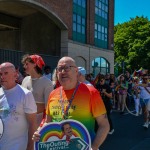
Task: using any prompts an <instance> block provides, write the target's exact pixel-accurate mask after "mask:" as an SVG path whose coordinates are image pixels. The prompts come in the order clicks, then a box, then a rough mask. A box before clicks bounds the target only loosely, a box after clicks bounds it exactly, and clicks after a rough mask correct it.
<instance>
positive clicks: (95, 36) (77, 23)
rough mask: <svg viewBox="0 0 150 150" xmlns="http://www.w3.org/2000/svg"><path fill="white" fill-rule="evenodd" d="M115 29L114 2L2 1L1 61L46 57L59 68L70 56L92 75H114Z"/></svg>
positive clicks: (0, 20) (0, 3)
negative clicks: (29, 55) (25, 55)
mask: <svg viewBox="0 0 150 150" xmlns="http://www.w3.org/2000/svg"><path fill="white" fill-rule="evenodd" d="M113 28H114V0H17V1H15V0H7V1H6V0H0V51H1V53H0V56H1V57H2V51H3V56H4V53H5V52H6V51H11V50H13V51H15V53H12V54H11V57H16V52H20V53H21V54H22V53H37V54H43V56H51V58H50V59H46V63H47V64H49V65H51V66H53V67H55V66H56V63H57V60H58V59H59V58H60V57H62V56H66V55H67V56H71V57H73V58H74V59H75V60H76V62H77V65H78V66H83V67H85V68H86V70H87V72H88V73H91V72H93V73H94V74H95V75H96V74H97V73H98V72H102V73H104V74H106V73H114V50H113V45H114V44H113V38H114V37H113V36H114V34H113V33H114V32H113ZM9 56H10V55H9ZM9 56H7V59H8V60H9ZM3 60H4V58H3ZM52 60H53V61H52ZM18 63H19V62H18Z"/></svg>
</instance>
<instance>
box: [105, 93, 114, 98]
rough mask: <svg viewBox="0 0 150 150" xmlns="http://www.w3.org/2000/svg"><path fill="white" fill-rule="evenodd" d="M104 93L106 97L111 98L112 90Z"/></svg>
mask: <svg viewBox="0 0 150 150" xmlns="http://www.w3.org/2000/svg"><path fill="white" fill-rule="evenodd" d="M104 94H105V95H106V96H107V97H108V98H112V92H111V93H107V92H104Z"/></svg>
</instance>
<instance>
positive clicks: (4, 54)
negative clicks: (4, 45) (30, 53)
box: [0, 48, 60, 70]
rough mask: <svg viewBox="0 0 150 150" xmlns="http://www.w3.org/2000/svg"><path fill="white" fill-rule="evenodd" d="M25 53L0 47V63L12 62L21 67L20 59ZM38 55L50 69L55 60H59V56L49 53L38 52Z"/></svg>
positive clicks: (55, 62) (52, 67)
mask: <svg viewBox="0 0 150 150" xmlns="http://www.w3.org/2000/svg"><path fill="white" fill-rule="evenodd" d="M25 54H26V53H24V52H22V51H17V50H8V49H1V48H0V64H1V63H3V62H11V63H13V64H14V65H15V66H19V67H20V69H21V70H22V69H23V66H22V63H21V59H22V57H23V55H25ZM38 55H40V56H41V57H42V58H43V60H44V62H45V64H46V65H49V66H51V69H52V70H53V69H54V68H55V67H56V65H57V62H58V60H59V58H60V57H59V56H50V55H44V54H38Z"/></svg>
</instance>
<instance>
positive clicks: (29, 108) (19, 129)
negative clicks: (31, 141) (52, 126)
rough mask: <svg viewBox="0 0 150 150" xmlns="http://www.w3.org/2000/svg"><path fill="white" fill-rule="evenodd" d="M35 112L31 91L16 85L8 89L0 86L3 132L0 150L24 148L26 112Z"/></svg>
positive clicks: (0, 113) (26, 129) (26, 136)
mask: <svg viewBox="0 0 150 150" xmlns="http://www.w3.org/2000/svg"><path fill="white" fill-rule="evenodd" d="M36 112H37V106H36V104H35V100H34V97H33V95H32V93H31V92H30V91H29V90H27V89H25V88H23V87H21V86H20V85H16V86H15V87H14V88H12V89H10V90H3V88H0V116H1V118H2V121H3V124H4V133H3V136H2V138H1V139H0V150H26V147H27V141H28V122H27V120H26V113H27V114H32V113H36Z"/></svg>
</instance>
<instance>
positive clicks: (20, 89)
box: [16, 84, 31, 94]
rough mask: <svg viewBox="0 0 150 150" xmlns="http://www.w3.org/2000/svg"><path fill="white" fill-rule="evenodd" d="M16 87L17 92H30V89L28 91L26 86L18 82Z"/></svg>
mask: <svg viewBox="0 0 150 150" xmlns="http://www.w3.org/2000/svg"><path fill="white" fill-rule="evenodd" d="M16 88H17V90H18V91H19V92H22V93H24V94H28V93H31V91H29V90H28V89H27V88H24V87H23V86H21V85H19V84H17V86H16Z"/></svg>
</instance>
